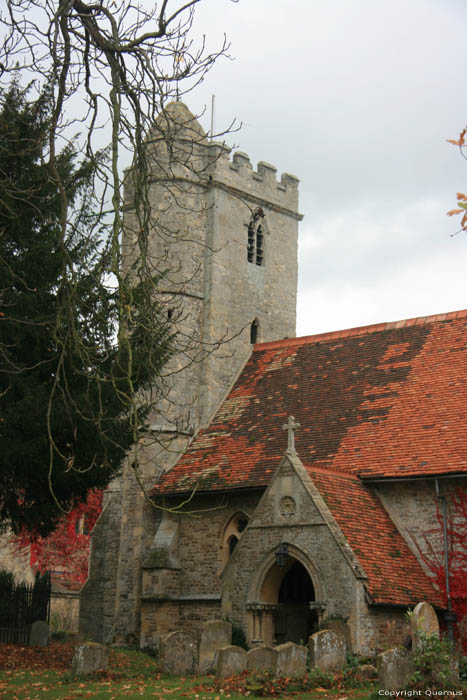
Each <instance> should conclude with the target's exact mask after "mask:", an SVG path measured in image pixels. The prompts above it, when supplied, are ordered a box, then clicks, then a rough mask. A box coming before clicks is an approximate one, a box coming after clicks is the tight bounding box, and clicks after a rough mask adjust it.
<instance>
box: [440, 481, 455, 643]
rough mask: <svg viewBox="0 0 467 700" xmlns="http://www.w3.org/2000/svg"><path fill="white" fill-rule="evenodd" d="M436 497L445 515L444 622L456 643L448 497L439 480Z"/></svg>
mask: <svg viewBox="0 0 467 700" xmlns="http://www.w3.org/2000/svg"><path fill="white" fill-rule="evenodd" d="M435 488H436V496H437V498H438V500H439V501H441V509H442V514H443V540H444V575H445V578H446V596H447V599H448V612H447V613H445V615H444V620H445V622H446V625H447V628H448V639H449V641H450V642H453V641H454V626H453V625H454V622H455V621H456V619H457V618H456V614H455V613H453V612H452V600H451V587H450V585H449V555H448V523H447V504H446V496H441V494H440V491H439V483H438V479H435Z"/></svg>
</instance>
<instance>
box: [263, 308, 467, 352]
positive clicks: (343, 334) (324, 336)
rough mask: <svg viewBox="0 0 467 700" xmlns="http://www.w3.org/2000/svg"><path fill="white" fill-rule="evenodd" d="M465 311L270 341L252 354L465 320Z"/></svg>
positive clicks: (466, 314)
mask: <svg viewBox="0 0 467 700" xmlns="http://www.w3.org/2000/svg"><path fill="white" fill-rule="evenodd" d="M466 317H467V309H461V310H459V311H449V312H448V313H444V314H432V315H431V316H416V317H415V318H406V319H403V320H401V321H387V322H383V323H373V324H371V325H369V326H356V327H355V328H347V329H344V330H339V331H327V332H325V333H317V334H316V335H304V336H300V337H299V338H283V339H282V340H272V341H269V342H267V343H257V344H256V345H255V346H254V348H253V352H256V351H257V350H268V349H271V350H273V349H274V348H282V347H288V346H294V345H307V344H309V343H318V342H321V341H323V340H333V339H336V340H337V339H339V338H348V337H350V336H359V335H368V334H369V333H375V332H378V331H388V330H392V329H394V328H406V327H408V326H424V325H426V324H428V323H435V322H436V321H450V320H453V319H456V318H466Z"/></svg>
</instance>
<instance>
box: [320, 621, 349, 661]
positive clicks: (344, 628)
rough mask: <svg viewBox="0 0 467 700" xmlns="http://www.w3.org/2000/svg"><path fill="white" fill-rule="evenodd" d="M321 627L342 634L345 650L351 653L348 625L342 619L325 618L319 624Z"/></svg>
mask: <svg viewBox="0 0 467 700" xmlns="http://www.w3.org/2000/svg"><path fill="white" fill-rule="evenodd" d="M321 629H323V630H332V631H333V632H336V633H337V634H340V635H342V636H343V637H344V639H345V647H346V652H348V653H349V654H351V653H352V637H351V634H350V627H349V625H348V624H347V623H346V622H344V621H343V620H327V621H326V622H323V623H322V624H321Z"/></svg>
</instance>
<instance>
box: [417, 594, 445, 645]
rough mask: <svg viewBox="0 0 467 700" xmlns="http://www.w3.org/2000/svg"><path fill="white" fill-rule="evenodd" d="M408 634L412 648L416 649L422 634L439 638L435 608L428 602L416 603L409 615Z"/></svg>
mask: <svg viewBox="0 0 467 700" xmlns="http://www.w3.org/2000/svg"><path fill="white" fill-rule="evenodd" d="M410 634H411V635H412V649H416V648H417V646H418V645H419V643H420V638H421V636H423V635H435V636H436V637H438V638H439V622H438V617H437V615H436V612H435V609H434V607H433V606H432V605H430V603H418V604H417V605H416V606H415V608H414V609H413V613H412V615H411V616H410Z"/></svg>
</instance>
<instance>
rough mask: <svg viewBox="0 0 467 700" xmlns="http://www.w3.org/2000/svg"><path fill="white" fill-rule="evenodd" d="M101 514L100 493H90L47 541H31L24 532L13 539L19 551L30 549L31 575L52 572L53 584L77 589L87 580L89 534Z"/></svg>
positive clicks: (31, 538) (30, 536)
mask: <svg viewBox="0 0 467 700" xmlns="http://www.w3.org/2000/svg"><path fill="white" fill-rule="evenodd" d="M101 510H102V491H91V492H90V494H89V496H88V499H87V502H86V503H84V504H81V505H79V506H76V508H74V509H73V510H72V511H71V512H70V513H68V514H67V515H65V516H64V518H63V519H62V521H61V522H60V524H59V526H58V528H57V529H56V530H55V532H53V533H52V534H51V535H49V537H45V538H44V537H34V535H31V534H30V533H29V532H26V531H23V532H21V533H20V534H19V535H14V536H13V538H12V539H13V542H14V544H15V546H16V547H17V549H18V550H25V549H29V552H30V555H29V563H30V566H31V568H32V570H33V571H34V573H36V572H39V573H41V574H44V573H45V572H46V571H50V572H51V576H52V581H53V582H54V583H59V584H61V585H62V586H64V587H66V588H72V589H79V588H81V586H82V585H83V584H84V583H85V581H86V579H87V576H88V559H89V550H90V546H91V532H92V529H93V527H94V525H95V523H96V520H97V518H98V517H99V514H100V512H101Z"/></svg>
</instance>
